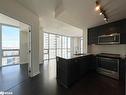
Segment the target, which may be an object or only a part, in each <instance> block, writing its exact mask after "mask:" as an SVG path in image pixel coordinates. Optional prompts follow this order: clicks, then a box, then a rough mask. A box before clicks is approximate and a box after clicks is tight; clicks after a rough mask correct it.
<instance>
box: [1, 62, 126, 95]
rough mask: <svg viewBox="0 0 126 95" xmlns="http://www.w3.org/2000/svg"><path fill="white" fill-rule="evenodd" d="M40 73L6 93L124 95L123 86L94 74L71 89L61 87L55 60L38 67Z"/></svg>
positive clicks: (22, 94)
mask: <svg viewBox="0 0 126 95" xmlns="http://www.w3.org/2000/svg"><path fill="white" fill-rule="evenodd" d="M40 71H41V73H40V74H39V75H37V76H36V77H33V78H31V79H26V80H25V81H23V82H22V83H20V84H18V85H17V86H14V87H12V88H11V89H9V90H8V91H12V92H13V95H124V84H122V83H121V82H119V81H117V80H114V79H111V78H108V77H105V76H101V75H98V74H94V73H92V74H88V75H86V76H85V77H84V78H83V79H81V80H80V81H78V82H77V83H76V84H75V85H73V86H72V87H71V88H68V89H66V88H64V87H62V86H61V85H59V84H57V81H56V62H55V60H50V61H45V62H44V64H43V65H40ZM12 74H13V73H12ZM1 78H2V77H1ZM0 90H1V89H0Z"/></svg>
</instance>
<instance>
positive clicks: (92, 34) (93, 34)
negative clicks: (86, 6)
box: [88, 28, 98, 45]
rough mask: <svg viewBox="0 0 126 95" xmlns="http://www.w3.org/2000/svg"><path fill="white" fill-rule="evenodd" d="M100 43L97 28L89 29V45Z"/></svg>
mask: <svg viewBox="0 0 126 95" xmlns="http://www.w3.org/2000/svg"><path fill="white" fill-rule="evenodd" d="M97 43H98V30H97V28H91V29H88V45H91V44H97Z"/></svg>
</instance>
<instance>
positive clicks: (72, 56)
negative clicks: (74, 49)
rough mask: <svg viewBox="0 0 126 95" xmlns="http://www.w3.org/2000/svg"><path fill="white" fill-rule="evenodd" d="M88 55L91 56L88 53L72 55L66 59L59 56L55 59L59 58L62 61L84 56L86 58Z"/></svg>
mask: <svg viewBox="0 0 126 95" xmlns="http://www.w3.org/2000/svg"><path fill="white" fill-rule="evenodd" d="M88 55H91V54H89V53H87V54H73V55H70V56H66V57H60V56H57V57H60V58H63V59H73V58H78V57H84V56H88Z"/></svg>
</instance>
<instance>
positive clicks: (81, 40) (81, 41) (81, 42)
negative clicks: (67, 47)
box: [80, 37, 84, 53]
mask: <svg viewBox="0 0 126 95" xmlns="http://www.w3.org/2000/svg"><path fill="white" fill-rule="evenodd" d="M80 52H81V53H83V52H84V51H83V38H82V37H81V38H80Z"/></svg>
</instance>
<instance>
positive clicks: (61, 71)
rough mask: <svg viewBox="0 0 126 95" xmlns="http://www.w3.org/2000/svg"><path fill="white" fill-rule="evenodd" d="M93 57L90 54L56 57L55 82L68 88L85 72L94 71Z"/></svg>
mask: <svg viewBox="0 0 126 95" xmlns="http://www.w3.org/2000/svg"><path fill="white" fill-rule="evenodd" d="M94 59H95V58H94V56H93V55H91V54H82V55H81V54H79V55H73V56H69V57H58V56H57V57H56V61H57V81H58V83H60V84H61V85H63V86H64V87H66V88H68V87H70V86H71V85H72V84H74V83H75V82H76V81H78V80H79V79H80V78H82V77H83V76H84V75H85V74H86V73H87V72H89V71H92V70H96V65H95V62H93V61H94Z"/></svg>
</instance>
